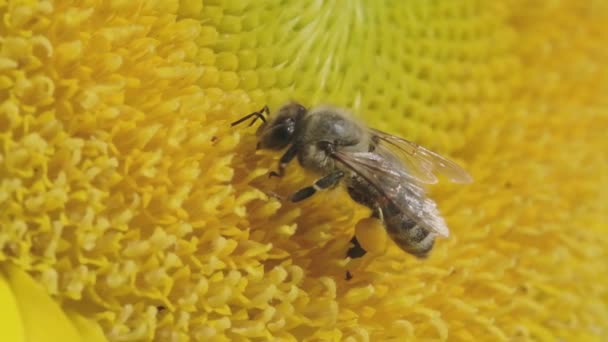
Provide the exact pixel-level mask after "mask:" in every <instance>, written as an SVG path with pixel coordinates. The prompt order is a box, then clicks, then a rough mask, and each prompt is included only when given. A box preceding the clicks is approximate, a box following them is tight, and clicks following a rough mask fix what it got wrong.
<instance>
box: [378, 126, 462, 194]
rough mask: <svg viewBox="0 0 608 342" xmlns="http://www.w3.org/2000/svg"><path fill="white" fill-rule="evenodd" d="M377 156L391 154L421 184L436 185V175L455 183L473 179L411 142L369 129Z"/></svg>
mask: <svg viewBox="0 0 608 342" xmlns="http://www.w3.org/2000/svg"><path fill="white" fill-rule="evenodd" d="M370 131H371V135H372V139H373V141H374V142H375V143H376V151H374V152H377V153H378V154H379V155H386V154H387V153H389V154H393V155H395V156H396V157H398V158H399V160H401V161H402V162H403V164H404V165H403V166H404V167H405V168H406V169H407V172H408V173H409V174H410V177H409V178H414V179H416V180H417V181H419V182H421V183H427V184H434V183H437V177H436V176H435V175H436V174H439V175H442V176H445V177H447V178H448V179H450V180H451V181H452V182H455V183H470V182H472V181H473V178H471V176H470V175H469V174H468V173H467V172H466V171H465V170H464V169H463V168H461V167H460V166H459V165H458V164H456V163H454V162H453V161H451V160H448V159H447V158H445V157H442V156H441V155H439V154H437V153H435V152H433V151H431V150H429V149H426V148H424V147H422V146H420V145H418V144H416V143H413V142H411V141H408V140H405V139H402V138H399V137H396V136H394V135H390V134H388V133H385V132H382V131H379V130H376V129H370Z"/></svg>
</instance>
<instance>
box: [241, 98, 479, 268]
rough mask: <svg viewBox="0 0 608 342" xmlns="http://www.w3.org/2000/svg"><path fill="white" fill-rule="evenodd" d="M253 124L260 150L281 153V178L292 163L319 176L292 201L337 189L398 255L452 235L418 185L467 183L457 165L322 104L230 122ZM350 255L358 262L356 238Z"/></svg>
mask: <svg viewBox="0 0 608 342" xmlns="http://www.w3.org/2000/svg"><path fill="white" fill-rule="evenodd" d="M249 119H252V120H251V122H250V124H249V126H251V125H253V124H254V123H255V122H256V121H257V120H258V119H259V120H261V121H262V124H261V125H260V126H259V127H258V129H257V133H256V134H257V137H258V145H257V148H261V149H271V150H282V149H285V148H286V151H285V152H284V154H283V155H282V157H281V158H280V160H279V165H278V168H277V170H276V171H272V172H271V173H270V176H274V177H282V176H283V175H284V173H285V168H286V166H287V165H288V163H290V162H291V161H292V160H293V159H294V158H297V159H298V162H299V164H300V165H301V166H302V167H304V168H306V169H309V170H312V171H314V172H316V173H318V174H319V175H320V178H319V179H317V180H316V181H315V182H314V183H313V184H312V185H310V186H307V187H304V188H302V189H300V190H299V191H296V192H295V193H294V194H293V195H291V196H290V197H289V199H290V200H291V201H292V202H299V201H302V200H305V199H307V198H309V197H311V196H313V195H314V194H315V193H317V192H318V191H321V190H325V189H331V188H334V187H335V186H337V185H338V184H340V183H342V184H344V185H345V186H346V189H347V191H348V194H349V195H350V197H351V198H352V199H353V200H354V201H355V202H357V203H359V204H362V205H364V206H366V207H368V208H369V209H371V211H372V217H374V218H377V219H379V220H380V221H381V222H382V223H383V226H384V227H385V229H386V231H387V233H388V236H389V237H390V238H391V239H392V240H393V241H394V242H395V244H396V245H397V246H398V247H400V248H401V249H402V250H403V251H405V252H407V253H410V254H412V255H414V256H416V257H419V258H424V257H426V256H427V255H428V253H429V252H430V251H431V249H432V248H433V244H434V241H435V237H436V236H441V237H448V236H449V229H448V227H447V225H446V223H445V221H444V220H443V218H442V217H441V215H440V213H439V210H438V209H437V205H436V203H435V202H434V201H433V200H432V199H430V198H428V197H427V196H426V194H425V190H424V188H423V184H433V183H436V182H437V181H438V179H437V177H436V174H438V175H442V176H445V177H447V178H448V179H450V180H451V181H453V182H460V183H468V182H471V181H472V178H471V176H470V175H469V174H468V173H467V172H466V171H465V170H464V169H462V168H461V167H460V166H458V165H457V164H456V163H454V162H452V161H450V160H448V159H446V158H444V157H442V156H441V155H439V154H437V153H435V152H432V151H430V150H428V149H426V148H424V147H422V146H420V145H418V144H415V143H413V142H411V141H408V140H405V139H402V138H399V137H396V136H393V135H391V134H388V133H385V132H382V131H379V130H376V129H373V128H369V127H367V126H366V125H364V124H363V123H361V122H360V121H358V120H357V119H355V118H354V117H353V115H352V114H351V113H350V112H348V111H347V110H345V109H340V108H336V107H332V106H327V105H321V106H317V107H313V108H306V107H304V106H303V105H301V104H299V103H297V102H290V103H287V104H285V105H283V106H282V107H281V108H280V109H279V110H278V112H276V114H275V115H273V116H272V117H271V116H270V111H269V109H268V107H267V106H265V107H264V108H262V109H261V110H260V111H257V112H254V113H251V114H249V115H246V116H244V117H242V118H241V119H239V120H237V121H235V122H233V123H232V126H235V125H238V124H240V123H242V122H245V121H247V120H249ZM351 242H352V243H353V247H351V248H350V249H349V250H348V252H347V256H350V257H352V258H356V257H361V256H363V255H364V254H365V253H366V251H365V250H363V248H362V247H361V245H360V244H359V242H358V241H357V238H356V236H354V237H353V238H352V240H351Z"/></svg>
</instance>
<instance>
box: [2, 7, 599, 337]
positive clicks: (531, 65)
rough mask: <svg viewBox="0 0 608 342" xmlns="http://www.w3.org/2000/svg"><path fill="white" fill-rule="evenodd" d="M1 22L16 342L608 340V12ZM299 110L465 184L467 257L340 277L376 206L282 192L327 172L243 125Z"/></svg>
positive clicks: (8, 303)
mask: <svg viewBox="0 0 608 342" xmlns="http://www.w3.org/2000/svg"><path fill="white" fill-rule="evenodd" d="M0 14H1V15H2V22H1V23H0V260H1V261H0V296H2V297H1V298H3V299H2V303H3V310H2V314H1V315H2V324H3V327H7V328H6V329H4V328H3V336H8V338H9V339H7V340H15V341H21V340H26V339H28V340H29V341H36V340H49V339H51V340H65V341H78V340H86V341H93V340H103V339H104V336H105V338H107V339H109V340H116V341H125V340H152V339H155V340H159V341H160V340H162V341H169V340H174V341H181V340H188V339H192V340H204V341H207V340H217V341H228V340H245V339H258V340H267V339H272V338H274V339H284V340H305V339H309V340H341V339H344V340H351V341H359V340H373V341H383V340H390V339H394V340H408V339H410V340H411V339H440V340H446V339H448V338H449V339H450V340H473V339H475V340H527V339H535V340H547V341H554V340H556V339H563V340H568V341H575V340H576V341H578V340H598V341H599V340H606V339H608V285H606V284H608V263H607V262H606V260H608V217H607V216H608V214H607V213H608V195H607V194H608V154H606V151H607V150H608V138H606V132H607V131H608V69H607V68H606V65H607V63H608V36H607V35H606V34H605V32H606V29H607V28H608V27H607V25H606V23H607V22H608V3H606V2H605V1H600V0H597V1H583V2H581V1H575V0H568V1H566V0H563V1H560V0H557V1H549V0H547V1H525V0H511V1H473V0H471V1H469V0H463V1H450V0H444V1H439V0H437V1H428V0H410V1H400V2H397V1H371V0H370V1H363V0H354V1H344V2H337V1H336V2H332V1H327V2H323V1H311V2H306V1H278V0H264V1H253V0H251V1H239V0H227V1H221V0H212V1H205V2H204V3H203V2H202V1H200V0H198V1H191V0H182V1H179V2H178V1H126V0H125V1H94V0H86V1H78V2H69V1H62V0H57V1H27V0H24V1H10V0H9V1H2V2H0ZM289 99H295V100H298V101H300V102H303V103H305V104H307V105H314V104H317V103H332V104H335V105H339V106H343V107H347V108H350V109H352V110H353V112H354V113H355V114H356V115H358V116H359V117H361V118H363V119H364V120H365V121H366V122H367V123H368V124H370V125H371V126H374V127H376V128H379V129H383V130H386V131H389V132H391V133H394V134H398V135H401V136H403V137H405V138H407V139H410V140H413V141H416V142H419V143H421V144H423V145H425V146H428V147H430V148H432V149H434V150H436V151H438V152H440V153H442V154H445V155H448V156H450V157H452V158H454V159H455V160H457V161H458V162H459V163H461V164H462V165H464V166H465V167H466V168H467V169H468V170H469V171H470V173H471V174H472V175H473V177H474V178H475V182H474V183H473V184H471V185H468V186H460V185H453V184H448V183H440V184H439V185H437V186H434V187H432V188H431V189H429V190H430V194H431V196H432V197H433V198H434V199H436V200H437V202H438V205H439V207H440V209H441V211H442V213H443V214H444V216H445V218H446V221H447V222H448V224H449V226H450V228H451V231H452V235H451V237H450V238H449V239H443V240H438V241H437V243H436V246H435V248H434V250H433V253H432V255H431V257H430V258H428V259H426V260H417V259H415V258H413V257H411V256H409V255H406V254H404V253H403V252H402V251H401V250H399V249H398V248H396V247H395V246H393V245H392V244H388V247H387V248H386V250H385V251H383V252H379V253H376V254H368V255H366V256H365V257H364V258H361V259H357V260H348V259H346V258H345V252H346V250H347V249H348V247H349V239H350V237H351V236H352V234H353V231H354V227H355V225H356V224H357V222H358V221H359V220H360V219H361V218H363V217H366V216H368V215H369V212H368V211H367V210H366V209H365V208H362V207H360V206H358V205H356V204H354V203H353V202H352V201H351V200H349V198H348V196H347V195H346V194H345V193H344V191H343V190H340V189H337V190H335V191H329V192H324V193H321V194H318V195H315V196H314V197H313V198H312V199H310V200H307V201H304V202H302V203H301V204H298V205H293V204H289V203H285V202H282V201H280V200H277V199H276V198H274V197H272V196H269V194H272V193H277V194H281V195H287V194H289V193H290V192H293V191H295V190H297V189H298V188H301V187H303V186H305V185H308V184H309V182H310V181H311V180H312V179H314V178H315V177H316V176H315V175H312V174H308V173H306V172H305V171H303V170H302V169H301V168H300V167H298V165H297V163H294V165H290V166H289V167H288V169H287V175H286V176H285V177H284V178H283V179H281V180H276V179H270V180H269V179H268V177H267V174H268V172H269V171H270V170H271V169H273V168H274V167H276V160H277V157H278V155H279V154H277V153H265V152H255V136H254V134H253V133H254V129H247V128H238V129H234V128H231V127H230V122H231V121H233V120H235V119H237V118H239V117H240V116H242V115H244V114H247V113H250V112H252V111H253V110H256V109H259V108H261V107H262V106H263V105H265V104H268V105H270V107H271V108H276V106H278V105H280V104H281V103H282V102H285V101H287V100H289ZM371 238H373V237H371ZM362 243H365V241H362ZM346 269H349V270H351V271H352V273H353V275H354V278H353V279H351V280H350V281H346V280H345V279H344V274H345V270H346Z"/></svg>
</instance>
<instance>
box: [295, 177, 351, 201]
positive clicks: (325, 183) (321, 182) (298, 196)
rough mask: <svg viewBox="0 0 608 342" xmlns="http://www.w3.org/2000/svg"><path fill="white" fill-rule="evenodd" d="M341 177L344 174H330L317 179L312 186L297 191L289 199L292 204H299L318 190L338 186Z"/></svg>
mask: <svg viewBox="0 0 608 342" xmlns="http://www.w3.org/2000/svg"><path fill="white" fill-rule="evenodd" d="M342 177H344V172H342V171H336V172H333V173H330V174H329V175H327V176H325V177H323V178H320V179H318V180H317V181H316V182H315V183H314V184H313V185H311V186H307V187H305V188H303V189H300V190H298V191H297V192H296V193H295V194H293V195H291V197H290V199H291V201H292V202H299V201H301V200H303V199H307V198H308V197H310V196H312V195H314V194H315V192H317V191H318V190H323V189H328V188H331V187H332V186H334V185H336V184H338V182H339V181H340V179H342Z"/></svg>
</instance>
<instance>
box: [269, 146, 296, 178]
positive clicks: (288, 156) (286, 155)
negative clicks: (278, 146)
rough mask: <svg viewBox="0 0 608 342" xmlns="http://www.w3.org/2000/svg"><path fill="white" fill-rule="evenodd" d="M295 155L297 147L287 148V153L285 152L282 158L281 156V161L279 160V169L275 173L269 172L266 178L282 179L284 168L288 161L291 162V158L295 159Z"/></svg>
mask: <svg viewBox="0 0 608 342" xmlns="http://www.w3.org/2000/svg"><path fill="white" fill-rule="evenodd" d="M297 154H298V147H297V146H296V145H295V144H293V145H291V146H289V148H288V149H287V151H285V153H284V154H283V156H281V159H280V160H279V169H278V170H277V171H271V172H270V174H269V175H268V177H283V175H284V174H285V167H286V166H287V164H288V163H289V162H290V161H292V160H293V158H295V156H296V155H297Z"/></svg>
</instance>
